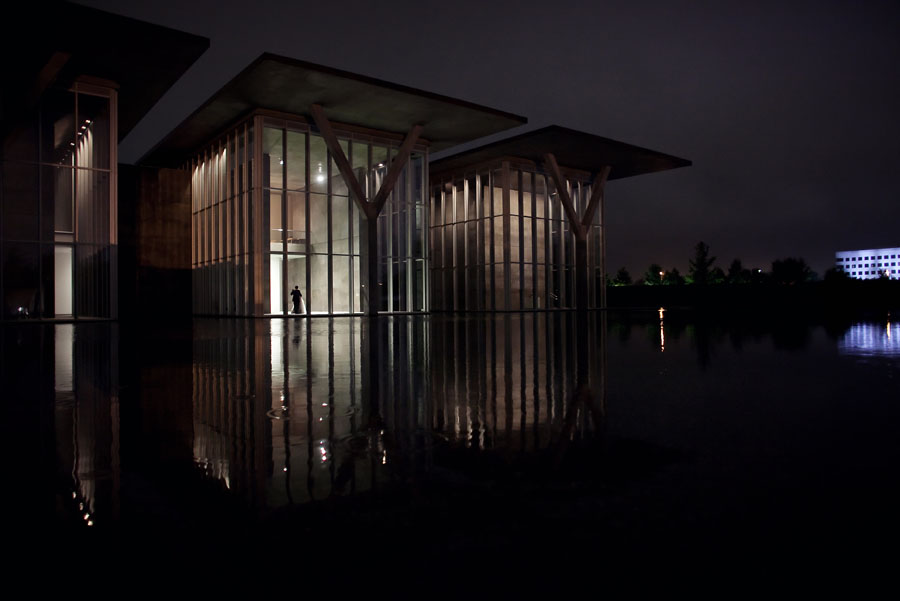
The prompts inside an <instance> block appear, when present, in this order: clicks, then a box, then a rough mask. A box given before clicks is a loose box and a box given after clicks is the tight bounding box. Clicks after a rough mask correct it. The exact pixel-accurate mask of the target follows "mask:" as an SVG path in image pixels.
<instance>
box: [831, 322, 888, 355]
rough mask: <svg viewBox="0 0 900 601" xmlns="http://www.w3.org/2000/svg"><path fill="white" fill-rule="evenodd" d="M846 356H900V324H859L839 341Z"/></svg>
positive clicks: (839, 345) (839, 346)
mask: <svg viewBox="0 0 900 601" xmlns="http://www.w3.org/2000/svg"><path fill="white" fill-rule="evenodd" d="M838 351H839V352H840V353H841V354H844V355H863V356H866V355H886V356H900V323H898V322H891V321H888V322H887V323H857V324H854V325H853V326H851V327H850V329H849V330H847V332H846V333H845V334H844V335H843V337H842V338H841V339H840V340H839V341H838Z"/></svg>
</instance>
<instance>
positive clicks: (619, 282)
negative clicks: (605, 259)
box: [611, 267, 631, 286]
mask: <svg viewBox="0 0 900 601" xmlns="http://www.w3.org/2000/svg"><path fill="white" fill-rule="evenodd" d="M611 283H612V285H613V286H631V274H630V273H628V270H627V269H625V268H624V267H619V271H617V272H616V277H614V278H613V280H612V282H611Z"/></svg>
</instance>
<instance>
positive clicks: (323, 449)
mask: <svg viewBox="0 0 900 601" xmlns="http://www.w3.org/2000/svg"><path fill="white" fill-rule="evenodd" d="M317 449H318V457H319V462H320V463H322V464H325V463H328V461H329V460H330V459H331V451H330V450H329V448H328V440H327V439H325V438H323V439H321V440H319V442H318V443H317Z"/></svg>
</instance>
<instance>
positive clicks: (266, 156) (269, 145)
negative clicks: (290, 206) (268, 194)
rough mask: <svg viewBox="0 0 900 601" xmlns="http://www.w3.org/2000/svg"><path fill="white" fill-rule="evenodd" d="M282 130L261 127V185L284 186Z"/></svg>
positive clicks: (268, 186)
mask: <svg viewBox="0 0 900 601" xmlns="http://www.w3.org/2000/svg"><path fill="white" fill-rule="evenodd" d="M282 135H283V134H282V130H281V129H275V128H272V127H266V128H264V129H263V149H262V151H263V186H264V187H266V188H283V187H284V177H283V170H284V154H283V152H284V148H283V147H282V144H283V140H284V139H283V137H282Z"/></svg>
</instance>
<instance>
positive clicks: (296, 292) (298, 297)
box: [291, 286, 303, 313]
mask: <svg viewBox="0 0 900 601" xmlns="http://www.w3.org/2000/svg"><path fill="white" fill-rule="evenodd" d="M302 300H303V295H302V294H300V286H294V289H293V290H291V301H293V303H294V310H293V311H291V313H300V302H301V301H302Z"/></svg>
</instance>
